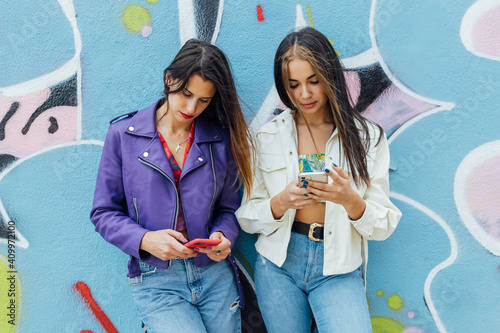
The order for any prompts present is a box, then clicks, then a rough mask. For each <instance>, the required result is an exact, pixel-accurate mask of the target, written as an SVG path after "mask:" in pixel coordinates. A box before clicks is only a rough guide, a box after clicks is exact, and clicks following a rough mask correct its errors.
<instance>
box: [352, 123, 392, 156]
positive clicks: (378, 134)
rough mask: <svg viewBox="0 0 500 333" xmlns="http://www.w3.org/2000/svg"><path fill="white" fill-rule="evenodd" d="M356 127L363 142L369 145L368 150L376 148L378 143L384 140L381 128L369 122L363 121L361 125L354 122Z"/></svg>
mask: <svg viewBox="0 0 500 333" xmlns="http://www.w3.org/2000/svg"><path fill="white" fill-rule="evenodd" d="M363 124H364V126H363ZM356 126H357V127H358V130H359V131H360V132H362V133H363V134H361V139H362V140H363V141H368V142H367V143H368V144H369V146H370V149H373V148H374V147H375V146H378V143H381V142H382V141H383V140H385V139H386V136H385V132H384V130H383V129H382V127H380V126H379V125H377V124H376V123H374V122H373V121H371V120H368V119H363V123H361V121H356Z"/></svg>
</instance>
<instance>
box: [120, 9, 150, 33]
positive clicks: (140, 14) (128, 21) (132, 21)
mask: <svg viewBox="0 0 500 333" xmlns="http://www.w3.org/2000/svg"><path fill="white" fill-rule="evenodd" d="M122 18H123V24H125V27H126V28H127V29H128V30H130V31H132V32H135V33H137V34H138V33H140V32H141V31H142V29H143V28H144V27H145V26H148V25H151V13H150V12H149V10H147V9H146V8H144V7H142V6H139V5H129V6H127V7H126V8H125V10H124V11H123V15H122Z"/></svg>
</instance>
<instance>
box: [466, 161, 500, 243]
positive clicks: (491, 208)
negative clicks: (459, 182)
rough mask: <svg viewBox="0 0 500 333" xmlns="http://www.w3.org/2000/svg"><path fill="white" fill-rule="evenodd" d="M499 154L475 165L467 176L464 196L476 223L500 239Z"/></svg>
mask: <svg viewBox="0 0 500 333" xmlns="http://www.w3.org/2000/svg"><path fill="white" fill-rule="evenodd" d="M499 166H500V156H495V157H492V158H490V159H488V160H486V161H484V162H483V163H481V164H479V165H478V166H476V167H475V168H474V169H473V170H472V171H471V172H470V173H469V174H468V176H467V179H466V184H465V197H466V201H467V205H468V208H469V210H470V212H471V213H472V215H473V216H474V218H475V219H476V221H477V223H478V225H479V226H480V227H481V228H482V229H483V230H484V231H486V232H487V233H488V234H489V235H490V236H491V237H493V238H495V239H497V240H500V195H499V192H498V189H499V188H500V167H499Z"/></svg>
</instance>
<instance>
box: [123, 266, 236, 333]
mask: <svg viewBox="0 0 500 333" xmlns="http://www.w3.org/2000/svg"><path fill="white" fill-rule="evenodd" d="M140 267H141V272H142V274H141V276H138V277H136V278H131V279H130V280H129V282H130V287H131V289H132V296H133V299H134V302H135V304H136V306H137V309H138V310H139V316H140V317H141V319H142V321H143V322H144V324H145V325H146V329H147V331H148V333H160V332H176V333H177V332H196V333H199V332H208V333H210V332H217V333H221V332H241V312H240V307H239V292H238V288H237V285H236V279H235V277H234V272H233V268H232V266H231V264H230V263H229V262H228V261H227V260H222V261H220V262H215V263H213V264H211V265H208V266H204V267H196V265H195V263H194V260H193V259H176V260H172V261H171V265H170V267H169V268H168V269H159V268H156V267H153V266H150V265H148V264H146V263H144V262H142V261H141V262H140Z"/></svg>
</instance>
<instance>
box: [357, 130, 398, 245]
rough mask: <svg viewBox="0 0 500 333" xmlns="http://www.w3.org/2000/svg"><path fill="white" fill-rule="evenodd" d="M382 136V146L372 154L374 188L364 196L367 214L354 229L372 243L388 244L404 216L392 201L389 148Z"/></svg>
mask: <svg viewBox="0 0 500 333" xmlns="http://www.w3.org/2000/svg"><path fill="white" fill-rule="evenodd" d="M382 135H383V137H382V138H381V140H380V143H379V144H378V145H377V146H375V147H372V148H371V149H370V152H369V154H368V159H369V161H368V165H369V166H370V165H371V170H368V172H369V174H370V186H369V187H368V188H367V189H366V191H365V193H364V196H363V199H364V200H365V202H366V208H365V211H364V213H363V215H362V216H361V218H359V219H358V220H355V221H351V223H352V225H353V226H354V228H356V230H357V231H358V232H359V233H360V234H361V235H362V236H363V237H365V238H366V239H368V240H385V239H386V238H387V237H389V236H390V235H391V234H392V233H393V232H394V229H395V228H396V226H397V225H398V222H399V220H400V218H401V215H402V214H401V211H400V210H399V209H398V208H397V207H396V206H395V205H394V204H393V203H392V202H391V200H390V199H389V162H390V155H389V145H388V143H387V138H386V136H385V134H384V133H382ZM372 142H373V141H372ZM370 159H371V161H370Z"/></svg>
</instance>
